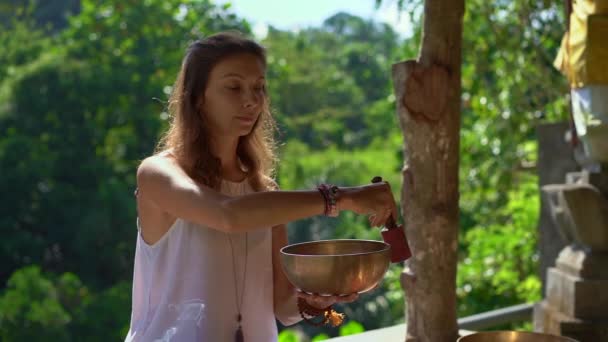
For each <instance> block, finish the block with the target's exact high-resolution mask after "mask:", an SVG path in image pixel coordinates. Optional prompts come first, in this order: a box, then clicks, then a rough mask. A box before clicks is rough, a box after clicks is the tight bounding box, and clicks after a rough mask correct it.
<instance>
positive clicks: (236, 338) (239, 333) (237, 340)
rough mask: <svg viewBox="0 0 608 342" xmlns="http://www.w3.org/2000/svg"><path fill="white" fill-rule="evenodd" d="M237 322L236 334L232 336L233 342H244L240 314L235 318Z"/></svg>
mask: <svg viewBox="0 0 608 342" xmlns="http://www.w3.org/2000/svg"><path fill="white" fill-rule="evenodd" d="M237 322H239V327H238V328H237V329H236V334H235V335H234V341H235V342H244V341H245V338H244V337H243V329H242V328H241V314H239V316H238V317H237Z"/></svg>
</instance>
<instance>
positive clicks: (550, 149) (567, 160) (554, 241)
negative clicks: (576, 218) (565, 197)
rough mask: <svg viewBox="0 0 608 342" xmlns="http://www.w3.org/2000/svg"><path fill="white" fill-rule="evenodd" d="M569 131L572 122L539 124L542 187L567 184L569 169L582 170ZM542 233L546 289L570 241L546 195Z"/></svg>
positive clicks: (541, 268) (540, 245)
mask: <svg viewBox="0 0 608 342" xmlns="http://www.w3.org/2000/svg"><path fill="white" fill-rule="evenodd" d="M569 130H570V126H569V123H568V122H560V123H551V124H542V125H539V126H537V128H536V134H537V137H538V163H537V168H538V182H539V186H540V187H542V186H544V185H547V184H555V183H563V182H564V179H565V178H566V174H567V173H568V172H573V171H576V170H578V169H579V166H578V164H577V163H576V161H575V159H574V153H573V149H572V147H571V145H570V143H569V142H568V141H567V140H566V136H567V134H568V131H569ZM556 151H559V152H556ZM538 232H539V239H538V249H539V253H540V260H539V276H540V278H541V281H542V289H543V292H544V290H545V283H546V281H545V280H546V279H545V278H546V275H547V269H548V268H549V267H553V266H554V265H555V259H556V258H557V255H558V254H559V252H560V251H561V250H562V248H564V246H566V241H565V240H563V239H562V238H561V237H560V234H559V231H558V229H557V227H556V225H555V223H554V222H553V220H552V219H551V210H550V208H549V206H548V205H547V203H546V200H545V198H543V197H541V200H540V217H539V223H538Z"/></svg>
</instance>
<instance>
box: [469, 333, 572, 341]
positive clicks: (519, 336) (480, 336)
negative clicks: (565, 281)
mask: <svg viewBox="0 0 608 342" xmlns="http://www.w3.org/2000/svg"><path fill="white" fill-rule="evenodd" d="M458 342H578V341H577V340H575V339H572V338H569V337H564V336H556V335H549V334H541V333H533V332H525V331H485V332H478V333H473V334H471V335H467V336H463V337H461V338H459V339H458Z"/></svg>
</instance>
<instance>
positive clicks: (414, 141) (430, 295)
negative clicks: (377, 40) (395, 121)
mask: <svg viewBox="0 0 608 342" xmlns="http://www.w3.org/2000/svg"><path fill="white" fill-rule="evenodd" d="M463 15H464V0H426V1H425V4H424V27H423V34H422V46H421V51H420V56H419V57H418V61H414V60H408V61H405V62H400V63H396V64H394V65H393V70H392V76H393V83H394V86H395V94H396V98H397V114H398V116H399V121H400V124H401V128H402V130H403V135H404V152H405V153H404V154H405V161H404V168H403V190H402V191H403V192H402V199H403V200H402V209H403V216H404V220H405V227H406V234H407V237H408V240H409V243H410V247H411V250H412V254H413V256H412V258H411V259H410V260H408V262H407V263H406V267H405V268H404V271H403V274H402V276H401V282H402V286H403V289H404V291H405V294H406V298H407V303H406V306H407V337H406V341H420V342H423V341H432V342H441V341H446V342H447V341H450V342H453V341H455V340H456V339H457V337H458V325H457V322H456V264H457V248H458V221H459V219H458V217H459V210H458V165H459V145H460V138H459V133H460V87H461V83H460V63H461V43H462V18H463Z"/></svg>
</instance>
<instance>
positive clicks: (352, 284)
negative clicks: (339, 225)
mask: <svg viewBox="0 0 608 342" xmlns="http://www.w3.org/2000/svg"><path fill="white" fill-rule="evenodd" d="M390 261H391V247H390V245H388V244H386V243H384V242H382V241H372V240H323V241H313V242H304V243H297V244H293V245H289V246H285V247H283V248H282V249H281V265H282V267H283V272H285V275H286V276H287V279H289V281H290V282H291V283H292V284H293V285H294V286H295V287H296V288H298V289H300V290H301V291H304V292H307V293H314V294H319V295H348V294H352V293H363V292H366V291H369V290H371V289H373V288H374V287H375V286H376V285H377V284H378V283H379V282H380V281H381V280H382V277H384V274H385V273H386V270H387V269H388V266H389V264H390Z"/></svg>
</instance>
